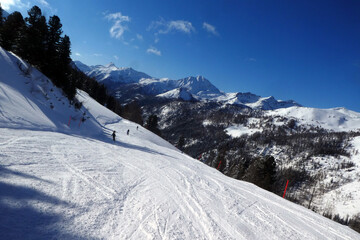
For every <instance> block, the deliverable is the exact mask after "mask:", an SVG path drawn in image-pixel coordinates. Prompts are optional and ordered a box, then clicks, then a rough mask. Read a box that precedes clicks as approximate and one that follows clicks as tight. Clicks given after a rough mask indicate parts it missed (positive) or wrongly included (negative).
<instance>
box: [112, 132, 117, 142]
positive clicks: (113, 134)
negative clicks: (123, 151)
mask: <svg viewBox="0 0 360 240" xmlns="http://www.w3.org/2000/svg"><path fill="white" fill-rule="evenodd" d="M112 137H113V141H114V142H115V137H116V134H115V131H113V133H112Z"/></svg>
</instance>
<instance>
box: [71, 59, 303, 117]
mask: <svg viewBox="0 0 360 240" xmlns="http://www.w3.org/2000/svg"><path fill="white" fill-rule="evenodd" d="M73 63H74V66H76V67H77V68H78V69H80V70H81V71H83V72H84V73H86V74H87V75H88V76H90V77H94V78H95V79H96V80H97V81H99V82H101V83H103V84H104V85H105V86H106V87H107V89H108V90H109V91H110V92H111V93H112V94H113V95H114V96H116V97H117V98H118V99H120V100H121V101H124V102H128V101H131V100H133V97H134V96H136V97H137V98H138V99H143V98H146V97H153V98H162V99H164V98H168V99H182V100H185V101H190V100H191V101H212V102H218V103H222V104H224V105H239V106H243V107H248V108H252V109H262V110H274V109H279V108H287V107H293V106H301V105H300V104H298V103H296V102H295V101H293V100H289V101H282V100H276V99H275V98H274V97H272V96H270V97H260V96H257V95H255V94H252V93H240V92H237V93H224V92H222V91H220V90H219V89H218V88H217V87H215V86H214V85H213V84H212V83H211V82H210V81H209V80H207V79H206V78H205V77H203V76H197V77H186V78H182V79H178V80H172V79H168V78H154V77H151V76H149V75H147V74H146V73H143V72H138V71H136V70H134V69H132V68H118V67H116V66H115V65H114V64H113V63H110V64H108V65H106V66H102V65H95V66H87V65H85V64H83V63H82V62H80V61H74V62H73Z"/></svg>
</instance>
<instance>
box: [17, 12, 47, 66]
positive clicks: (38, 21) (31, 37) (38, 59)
mask: <svg viewBox="0 0 360 240" xmlns="http://www.w3.org/2000/svg"><path fill="white" fill-rule="evenodd" d="M28 15H29V17H26V18H25V22H26V23H27V29H26V32H25V36H24V39H23V41H22V46H23V47H22V51H23V52H22V54H21V55H22V57H23V58H25V59H26V60H28V61H29V62H30V63H32V64H33V65H35V66H37V67H39V68H40V69H41V70H42V69H43V67H44V62H45V61H44V60H45V54H46V45H47V44H46V43H47V34H48V27H47V23H46V18H45V17H44V16H43V15H42V13H41V9H40V8H39V7H38V6H34V7H32V8H31V9H30V10H29V11H28Z"/></svg>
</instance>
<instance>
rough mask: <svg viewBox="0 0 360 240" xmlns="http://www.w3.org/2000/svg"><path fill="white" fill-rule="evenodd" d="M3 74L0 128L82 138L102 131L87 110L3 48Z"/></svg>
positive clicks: (0, 54) (0, 60) (0, 56)
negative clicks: (47, 131) (73, 102)
mask: <svg viewBox="0 0 360 240" xmlns="http://www.w3.org/2000/svg"><path fill="white" fill-rule="evenodd" d="M21 69H22V70H21ZM0 73H1V74H0V127H7V128H22V129H23V128H27V129H36V130H53V131H55V130H57V131H65V132H69V131H71V132H72V133H74V132H78V133H81V134H84V133H87V134H98V133H100V132H101V131H102V129H101V126H100V124H99V123H98V122H97V121H96V119H94V118H92V117H91V116H89V115H87V110H86V109H85V108H81V109H79V110H77V109H75V108H74V107H73V106H72V105H70V104H69V101H68V99H67V98H66V97H65V96H64V95H63V94H62V92H61V90H59V89H57V88H56V87H54V85H53V84H52V82H51V81H50V80H49V79H48V78H47V77H45V76H44V75H43V74H42V73H40V72H39V71H38V70H36V69H35V68H33V67H30V66H29V65H28V64H27V63H26V62H24V61H22V60H21V59H20V58H18V57H17V56H15V55H13V54H11V53H8V52H7V51H5V50H3V49H2V48H1V47H0ZM83 118H84V119H86V121H85V122H82V119H83ZM80 122H81V124H80ZM79 124H80V125H81V127H77V128H74V127H75V126H78V125H79Z"/></svg>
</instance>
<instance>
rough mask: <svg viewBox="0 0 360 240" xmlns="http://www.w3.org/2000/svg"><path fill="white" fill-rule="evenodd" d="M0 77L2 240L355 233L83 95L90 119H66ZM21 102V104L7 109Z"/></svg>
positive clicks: (301, 236) (343, 235)
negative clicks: (231, 175) (205, 160)
mask: <svg viewBox="0 0 360 240" xmlns="http://www.w3.org/2000/svg"><path fill="white" fill-rule="evenodd" d="M6 55H7V53H5V54H4V53H3V52H2V53H1V55H0V60H1V59H4V56H6ZM1 61H2V60H1ZM1 61H0V65H1V64H2V63H3V62H1ZM14 69H15V68H14ZM5 70H6V69H5ZM14 73H16V71H15V72H14ZM6 76H7V77H8V80H9V79H11V80H13V81H14V82H16V84H15V85H13V88H12V90H13V93H12V95H11V96H10V95H9V96H8V97H7V98H4V97H2V98H0V103H1V107H2V108H1V113H2V114H3V118H2V120H1V121H2V123H1V124H2V125H1V126H0V159H1V162H0V216H1V217H0V236H1V238H2V239H348V240H354V239H360V234H358V233H356V232H355V231H353V230H351V229H350V228H348V227H345V226H342V225H340V224H338V223H335V222H333V221H331V220H329V219H327V218H324V217H322V216H320V215H318V214H316V213H314V212H312V211H310V210H308V209H306V208H303V207H301V206H299V205H296V204H294V203H291V202H289V201H287V200H286V199H283V198H281V197H279V196H276V195H274V194H272V193H269V192H267V191H265V190H262V189H260V188H258V187H256V186H255V185H253V184H250V183H246V182H242V181H238V180H235V179H232V178H228V177H226V176H224V175H223V174H221V173H220V172H218V171H217V170H216V169H213V168H210V167H208V166H206V165H204V164H202V163H201V162H199V161H197V160H195V159H192V158H190V157H188V156H187V155H185V154H182V153H181V152H180V151H178V150H177V149H175V148H174V147H173V146H172V145H171V144H169V143H168V142H166V141H165V140H163V139H161V138H160V137H158V136H155V135H154V134H152V133H151V132H149V131H147V130H146V129H144V128H142V127H139V129H138V130H137V125H136V124H134V123H131V122H129V121H126V120H123V119H121V118H120V117H118V116H117V115H115V114H114V113H112V112H110V111H108V110H106V109H104V108H103V107H102V106H101V105H99V104H97V103H96V102H95V101H94V100H92V99H91V98H90V97H89V96H88V95H87V94H86V93H84V92H81V91H80V92H79V93H78V98H79V99H81V101H82V102H83V104H84V109H83V110H84V111H85V110H86V113H87V116H89V118H88V120H86V121H85V122H84V123H83V124H82V125H80V126H79V125H78V124H70V126H67V124H66V122H67V121H66V120H64V119H63V116H67V115H69V114H72V113H74V111H75V110H73V109H72V108H69V107H68V106H66V108H65V107H64V109H63V111H64V112H63V113H62V114H60V115H56V114H55V113H54V112H52V110H47V109H46V108H45V107H44V108H40V107H39V108H36V107H35V105H36V106H39V104H40V102H39V101H40V100H39V98H38V97H37V96H35V97H33V95H34V93H33V92H32V93H31V92H29V89H28V87H26V86H27V85H26V83H22V82H21V81H23V80H24V79H21V78H18V76H19V75H18V74H14V75H12V76H11V74H8V75H6ZM0 80H1V83H2V84H3V81H4V78H1V79H0ZM9 81H10V80H9ZM22 84H24V86H23V85H22ZM2 86H3V87H4V86H5V88H6V89H5V90H8V89H10V87H11V86H10V85H8V84H7V83H5V84H3V85H2ZM21 86H23V87H21ZM6 93H7V91H5V93H4V94H3V95H2V96H5V95H6ZM21 94H23V95H24V96H26V97H25V100H24V98H22V97H21ZM35 95H36V94H35ZM12 96H17V97H14V98H12ZM26 99H28V100H29V102H30V100H31V102H30V103H29V105H27V107H26V108H22V109H16V108H7V104H13V105H14V106H18V105H19V104H21V103H25V102H26ZM34 104H35V105H34ZM61 105H62V104H60V106H61ZM31 106H33V107H34V108H32V107H31ZM4 109H6V110H7V111H6V112H4ZM55 109H56V106H55V108H54V110H55ZM27 111H30V113H29V112H27ZM7 114H11V116H15V115H16V114H19V115H23V114H25V115H24V116H29V115H30V114H34V116H33V118H31V119H16V122H15V123H16V124H17V125H16V128H13V127H12V124H13V123H14V120H13V119H11V118H9V117H8V116H7ZM57 116H58V117H59V118H58V119H57ZM44 119H45V120H46V119H50V120H49V122H50V123H51V124H50V123H49V122H48V121H47V120H46V121H45V120H44ZM21 123H23V124H24V128H22V125H21ZM25 123H27V124H28V125H25ZM52 123H56V124H55V127H52ZM7 124H9V126H10V127H7ZM64 125H65V126H64ZM49 126H50V127H52V128H51V129H49ZM88 127H89V128H88ZM65 130H66V131H65ZM95 130H96V131H95ZM113 130H115V131H116V132H117V141H116V142H113V141H112V139H111V136H110V134H111V133H112V131H113ZM127 130H130V134H129V135H127V134H126V131H127ZM93 131H95V132H93ZM88 132H92V134H89V133H88ZM85 134H86V135H85Z"/></svg>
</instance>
